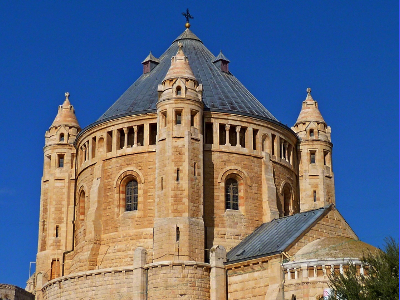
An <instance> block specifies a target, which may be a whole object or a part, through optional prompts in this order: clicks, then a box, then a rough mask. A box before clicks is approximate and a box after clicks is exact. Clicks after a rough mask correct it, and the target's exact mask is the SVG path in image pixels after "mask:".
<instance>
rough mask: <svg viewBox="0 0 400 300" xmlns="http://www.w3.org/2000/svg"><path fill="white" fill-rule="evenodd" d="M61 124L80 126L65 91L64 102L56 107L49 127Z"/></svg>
mask: <svg viewBox="0 0 400 300" xmlns="http://www.w3.org/2000/svg"><path fill="white" fill-rule="evenodd" d="M61 125H68V126H71V127H77V128H80V126H79V123H78V120H77V119H76V116H75V110H74V107H73V106H72V105H71V103H70V102H69V93H65V100H64V103H63V104H62V105H60V106H59V107H58V113H57V116H56V118H55V119H54V121H53V124H51V126H50V127H58V126H61Z"/></svg>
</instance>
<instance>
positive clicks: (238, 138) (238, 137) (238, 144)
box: [235, 126, 242, 147]
mask: <svg viewBox="0 0 400 300" xmlns="http://www.w3.org/2000/svg"><path fill="white" fill-rule="evenodd" d="M240 128H241V126H236V128H235V129H236V147H242V146H241V145H240Z"/></svg>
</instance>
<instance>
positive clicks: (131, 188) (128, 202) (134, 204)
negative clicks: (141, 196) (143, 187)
mask: <svg viewBox="0 0 400 300" xmlns="http://www.w3.org/2000/svg"><path fill="white" fill-rule="evenodd" d="M125 209H126V211H134V210H137V209H138V183H137V181H136V180H131V181H129V182H128V183H127V184H126V189H125Z"/></svg>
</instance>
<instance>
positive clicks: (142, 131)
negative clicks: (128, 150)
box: [137, 125, 144, 146]
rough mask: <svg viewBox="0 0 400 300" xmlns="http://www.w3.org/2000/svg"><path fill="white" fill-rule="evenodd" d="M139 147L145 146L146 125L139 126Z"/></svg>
mask: <svg viewBox="0 0 400 300" xmlns="http://www.w3.org/2000/svg"><path fill="white" fill-rule="evenodd" d="M137 145H138V146H143V145H144V125H138V127H137Z"/></svg>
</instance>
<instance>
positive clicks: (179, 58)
mask: <svg viewBox="0 0 400 300" xmlns="http://www.w3.org/2000/svg"><path fill="white" fill-rule="evenodd" d="M178 46H179V49H178V52H177V53H176V55H175V56H172V58H171V66H170V67H169V70H168V72H167V75H165V78H164V80H168V79H171V78H186V79H192V80H196V77H195V76H194V74H193V71H192V68H191V67H190V65H189V60H188V58H187V57H186V56H185V53H183V50H182V47H183V45H182V43H180V42H178ZM196 81H197V80H196Z"/></svg>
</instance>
